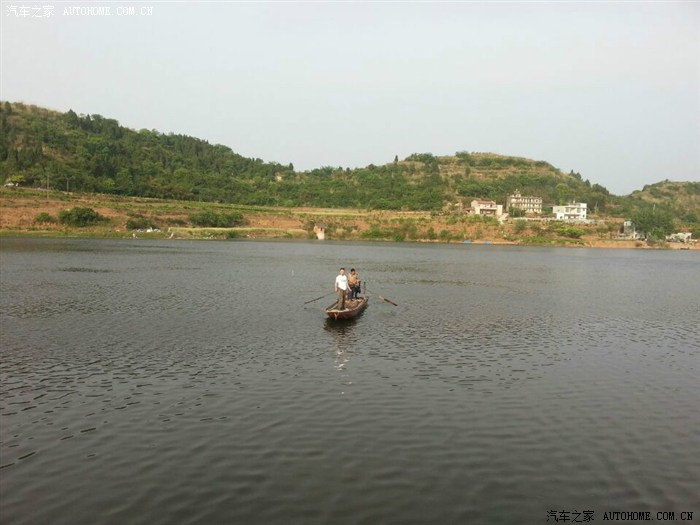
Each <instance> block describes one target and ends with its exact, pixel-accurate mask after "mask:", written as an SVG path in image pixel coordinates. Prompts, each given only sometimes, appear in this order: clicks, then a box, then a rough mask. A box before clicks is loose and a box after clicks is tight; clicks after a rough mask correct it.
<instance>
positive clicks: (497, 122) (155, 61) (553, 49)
mask: <svg viewBox="0 0 700 525" xmlns="http://www.w3.org/2000/svg"><path fill="white" fill-rule="evenodd" d="M43 6H53V10H52V14H51V16H44V15H45V14H46V11H45V10H44V9H43ZM22 7H24V8H25V9H24V10H22V9H21V8H22ZM75 7H90V8H98V7H102V8H107V7H108V8H109V11H110V15H109V16H98V15H97V14H96V13H94V12H90V11H85V10H83V13H82V14H77V15H70V14H68V13H67V12H66V8H75ZM128 7H133V8H134V13H135V14H134V15H133V16H132V15H130V14H129V11H128V9H127V8H128ZM148 8H152V10H150V14H149V9H148ZM79 12H80V11H79ZM22 15H27V16H22ZM0 20H1V22H0V23H1V24H2V25H1V26H0V33H1V36H0V38H1V44H2V50H1V59H2V62H1V64H0V66H1V69H0V78H1V80H0V88H1V92H0V98H2V100H9V101H10V102H24V103H28V104H36V105H39V106H43V107H48V108H50V109H55V110H58V111H68V110H69V109H73V110H74V111H75V112H76V113H79V114H80V113H82V114H88V113H89V114H95V113H97V114H100V115H102V116H104V117H109V118H114V119H117V120H118V121H119V122H120V123H121V124H122V125H124V126H127V127H130V128H133V129H142V128H148V129H156V130H158V131H161V132H164V133H169V132H173V133H179V134H186V135H191V136H195V137H199V138H202V139H205V140H208V141H209V142H211V143H213V144H224V145H226V146H229V147H230V148H231V149H233V151H235V152H236V153H239V154H241V155H244V156H246V157H256V158H261V159H263V160H265V161H277V162H280V163H283V164H288V163H290V162H292V163H293V164H294V167H295V169H297V170H305V169H311V168H315V167H321V166H342V167H360V166H366V165H368V164H370V163H374V164H384V163H387V162H391V161H392V160H393V159H394V156H395V155H398V156H399V158H404V157H406V156H408V155H410V154H411V153H416V152H419V153H426V152H429V153H433V154H434V155H452V154H454V153H455V152H456V151H480V152H494V153H499V154H504V155H514V156H520V157H527V158H531V159H534V160H545V161H547V162H550V163H552V164H553V165H554V166H556V167H557V168H560V169H561V170H564V171H566V172H568V171H569V170H574V171H577V172H579V173H581V175H582V177H583V178H584V179H589V180H590V181H591V183H598V184H602V185H603V186H605V187H606V188H608V189H609V190H610V191H611V192H612V193H614V194H618V195H624V194H628V193H630V192H632V191H634V190H636V189H641V188H642V187H643V186H644V185H645V184H651V183H654V182H659V181H661V180H664V179H671V180H685V181H700V2H696V1H691V2H673V1H668V2H488V3H487V2H221V1H216V2H214V1H211V2H194V1H191V2H187V1H183V2H174V1H157V0H156V1H141V2H128V1H117V2H113V1H107V2H97V1H92V2H65V1H50V0H41V1H39V2H34V1H12V2H10V1H5V0H2V14H1V16H0Z"/></svg>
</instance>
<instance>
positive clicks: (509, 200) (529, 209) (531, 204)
mask: <svg viewBox="0 0 700 525" xmlns="http://www.w3.org/2000/svg"><path fill="white" fill-rule="evenodd" d="M511 208H514V209H516V210H523V211H524V212H525V213H542V198H541V197H530V196H523V195H520V192H519V191H518V190H515V193H513V194H512V195H508V197H506V210H510V209H511Z"/></svg>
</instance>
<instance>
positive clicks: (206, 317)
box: [0, 238, 700, 525]
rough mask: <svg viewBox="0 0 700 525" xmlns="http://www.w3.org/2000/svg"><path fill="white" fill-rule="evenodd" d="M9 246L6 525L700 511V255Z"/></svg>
mask: <svg viewBox="0 0 700 525" xmlns="http://www.w3.org/2000/svg"><path fill="white" fill-rule="evenodd" d="M0 246H1V250H0V254H1V261H0V262H1V263H2V273H1V289H0V291H1V296H0V321H1V330H2V332H1V335H2V339H1V354H0V357H1V362H0V418H1V420H0V422H1V425H0V464H1V466H2V468H1V469H0V489H1V492H0V521H2V523H3V525H11V524H37V523H51V524H71V525H80V524H90V525H93V524H95V523H100V524H120V525H121V524H126V523H128V524H148V525H153V524H163V525H166V524H168V525H169V524H174V523H177V524H201V523H207V524H208V523H211V524H214V523H241V524H250V523H264V524H276V523H279V524H290V523H304V524H364V523H366V524H380V523H385V524H410V523H436V524H437V523H440V524H452V523H487V524H503V523H546V522H547V520H548V517H549V521H550V522H553V521H554V517H553V516H554V515H553V514H552V513H553V512H556V513H561V512H569V513H571V514H569V520H570V521H574V517H575V516H576V514H574V513H578V515H579V516H582V513H583V512H584V511H586V512H590V513H592V514H589V515H590V516H592V517H593V518H594V520H595V522H599V521H602V520H603V517H604V512H610V511H643V510H648V511H651V512H652V517H656V513H657V512H675V516H676V518H678V517H679V516H680V513H681V512H689V511H690V512H694V519H695V520H696V521H697V520H698V519H700V381H699V379H698V372H699V368H700V366H699V365H700V359H699V354H700V333H699V329H698V324H699V320H700V306H699V305H700V300H699V299H700V297H699V293H700V285H699V283H700V259H699V258H698V255H697V252H683V251H650V250H596V249H574V248H528V247H512V246H511V247H499V246H483V245H462V244H460V245H427V244H404V243H368V244H357V243H355V244H351V243H335V242H257V241H231V242H185V241H147V240H129V241H108V240H14V239H7V238H3V239H2V240H1V245H0ZM341 264H342V265H344V266H346V267H351V266H354V267H355V268H357V270H358V273H359V274H360V276H361V277H362V278H363V279H364V280H365V282H366V284H367V287H366V291H367V293H368V294H369V295H370V296H371V299H370V306H369V308H368V309H367V310H366V311H365V312H364V314H363V315H362V316H361V317H360V318H358V319H357V320H356V321H355V322H351V323H346V324H340V325H337V324H330V323H328V322H326V320H325V318H324V313H323V308H324V307H325V306H328V305H329V304H330V303H332V302H333V297H332V295H329V296H328V297H326V298H324V299H321V300H319V301H316V302H312V303H310V304H308V305H306V306H304V305H303V303H304V302H305V301H309V300H311V299H314V298H316V297H319V296H322V295H323V294H326V293H328V294H330V293H331V292H332V289H333V281H334V279H335V275H336V273H337V268H338V266H340V265H341ZM380 295H381V296H384V297H385V298H387V299H390V300H392V301H394V302H395V303H397V305H398V306H393V305H391V304H388V303H386V302H382V301H381V300H380V299H379V297H378V296H380ZM560 515H561V514H558V516H560ZM578 520H579V521H578V522H582V520H583V517H579V518H578ZM574 522H576V521H574Z"/></svg>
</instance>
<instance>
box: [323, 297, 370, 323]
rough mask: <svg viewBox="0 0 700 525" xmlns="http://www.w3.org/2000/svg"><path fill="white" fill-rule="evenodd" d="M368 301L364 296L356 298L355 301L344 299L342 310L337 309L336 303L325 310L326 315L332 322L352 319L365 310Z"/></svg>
mask: <svg viewBox="0 0 700 525" xmlns="http://www.w3.org/2000/svg"><path fill="white" fill-rule="evenodd" d="M368 301H369V297H366V296H365V297H358V298H357V299H346V300H345V309H344V310H339V309H338V301H336V302H334V303H333V304H332V305H330V306H329V307H328V308H326V315H327V316H328V318H329V319H333V320H334V321H340V320H342V319H352V318H353V317H357V316H358V315H360V314H361V313H362V312H364V310H365V308H367V302H368Z"/></svg>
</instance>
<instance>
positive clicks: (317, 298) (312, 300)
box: [304, 292, 335, 304]
mask: <svg viewBox="0 0 700 525" xmlns="http://www.w3.org/2000/svg"><path fill="white" fill-rule="evenodd" d="M334 293H335V292H330V293H327V294H326V295H322V296H321V297H316V299H311V300H310V301H306V302H305V303H304V304H309V303H313V302H314V301H318V300H319V299H323V298H324V297H328V296H329V295H331V294H334Z"/></svg>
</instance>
